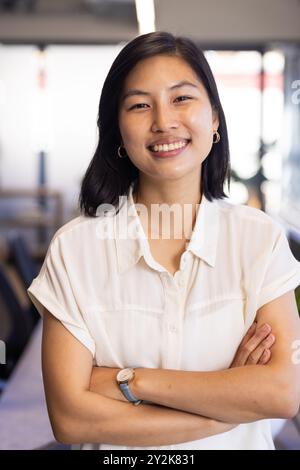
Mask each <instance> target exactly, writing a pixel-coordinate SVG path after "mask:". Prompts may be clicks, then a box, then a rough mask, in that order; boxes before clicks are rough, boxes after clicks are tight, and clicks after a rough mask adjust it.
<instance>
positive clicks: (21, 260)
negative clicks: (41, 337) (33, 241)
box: [9, 234, 40, 324]
mask: <svg viewBox="0 0 300 470" xmlns="http://www.w3.org/2000/svg"><path fill="white" fill-rule="evenodd" d="M9 250H10V255H11V260H12V262H13V263H14V265H15V266H16V268H17V271H18V274H19V276H20V279H21V281H22V283H23V285H24V288H25V290H27V289H28V287H29V286H30V284H31V283H32V280H33V279H34V278H35V277H36V276H37V266H36V264H35V263H34V261H33V259H32V256H31V254H30V252H29V249H28V246H27V243H26V241H25V239H24V237H22V235H20V234H15V235H12V236H10V238H9ZM29 311H30V314H31V316H32V319H33V322H34V324H35V323H36V322H37V321H38V319H39V318H40V316H39V314H38V312H37V311H36V308H35V307H34V305H33V304H32V303H30V308H29Z"/></svg>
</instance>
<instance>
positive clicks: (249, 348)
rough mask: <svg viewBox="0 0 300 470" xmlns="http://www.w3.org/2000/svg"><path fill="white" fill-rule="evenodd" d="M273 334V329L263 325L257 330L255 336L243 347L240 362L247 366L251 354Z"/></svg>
mask: <svg viewBox="0 0 300 470" xmlns="http://www.w3.org/2000/svg"><path fill="white" fill-rule="evenodd" d="M270 333H271V327H270V325H268V324H266V323H265V324H263V325H261V326H260V327H258V328H256V331H255V333H254V335H253V336H252V337H251V338H250V339H249V340H248V341H247V343H246V344H244V345H243V347H242V348H241V351H240V360H241V361H242V362H243V364H245V363H246V362H247V360H248V357H249V356H250V354H252V353H253V351H254V350H255V349H256V348H257V347H258V345H259V344H260V343H261V342H262V341H263V340H264V339H265V338H266V337H267V336H268V335H269V334H270Z"/></svg>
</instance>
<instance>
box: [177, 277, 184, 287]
mask: <svg viewBox="0 0 300 470" xmlns="http://www.w3.org/2000/svg"><path fill="white" fill-rule="evenodd" d="M178 284H179V285H180V286H181V287H182V286H183V285H184V279H183V278H182V277H181V278H180V279H178Z"/></svg>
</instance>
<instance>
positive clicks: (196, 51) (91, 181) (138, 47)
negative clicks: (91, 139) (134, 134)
mask: <svg viewBox="0 0 300 470" xmlns="http://www.w3.org/2000/svg"><path fill="white" fill-rule="evenodd" d="M159 54H161V55H170V56H177V57H181V58H182V59H184V60H185V61H186V62H187V63H188V64H189V65H190V67H191V68H192V69H193V70H194V72H195V73H196V74H197V76H198V77H199V79H200V80H201V81H202V83H203V85H204V86H205V88H206V90H207V93H208V97H209V100H210V103H211V106H212V108H213V109H214V110H216V111H217V113H218V117H219V128H218V132H219V134H220V137H221V139H220V141H219V142H218V143H217V144H214V145H213V146H212V148H211V150H210V152H209V154H208V156H207V157H206V159H205V160H204V161H203V163H202V170H201V192H202V194H204V195H205V197H206V198H207V199H208V200H209V201H211V200H212V199H222V198H226V197H228V196H227V195H226V194H225V193H224V190H223V187H224V182H225V180H226V178H227V183H228V188H230V161H229V144H228V135H227V126H226V121H225V116H224V112H223V109H222V105H221V102H220V98H219V93H218V90H217V86H216V82H215V79H214V77H213V74H212V71H211V69H210V66H209V64H208V62H207V60H206V58H205V56H204V54H203V52H202V50H201V49H200V48H199V47H198V46H197V45H196V44H195V43H194V42H193V41H192V40H190V39H188V38H186V37H176V36H173V35H172V34H171V33H168V32H164V31H158V32H154V33H148V34H143V35H141V36H137V37H136V38H135V39H133V40H132V41H130V42H129V43H128V44H127V45H126V46H125V47H124V48H123V49H122V50H121V51H120V53H119V54H118V56H117V57H116V59H115V60H114V62H113V64H112V66H111V68H110V70H109V72H108V74H107V77H106V79H105V81H104V84H103V88H102V93H101V97H100V103H99V113H98V119H97V125H98V130H99V141H98V144H97V147H96V151H95V153H94V156H93V158H92V160H91V162H90V164H89V167H88V169H87V171H86V173H85V176H84V178H83V181H82V186H81V192H80V198H79V204H80V209H81V212H82V213H83V214H85V215H87V216H96V215H97V208H98V206H99V205H100V204H104V203H105V204H112V205H113V206H115V208H118V204H119V196H122V195H128V191H129V187H130V185H131V184H132V183H134V184H135V185H136V183H137V182H138V176H139V170H138V168H137V167H136V166H135V165H134V164H133V163H132V162H131V160H130V159H129V158H119V156H118V147H119V146H120V145H121V143H122V138H121V134H120V130H119V123H118V110H119V103H120V98H121V94H122V91H123V87H124V83H125V80H126V77H127V76H128V74H129V72H130V71H131V70H132V69H133V68H134V67H135V65H136V64H137V63H138V62H140V61H141V60H143V59H146V58H148V57H153V56H156V55H159ZM199 184H200V183H199Z"/></svg>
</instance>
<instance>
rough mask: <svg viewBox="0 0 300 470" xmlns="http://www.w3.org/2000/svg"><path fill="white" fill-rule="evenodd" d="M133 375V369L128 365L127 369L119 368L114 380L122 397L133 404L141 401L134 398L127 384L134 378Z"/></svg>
mask: <svg viewBox="0 0 300 470" xmlns="http://www.w3.org/2000/svg"><path fill="white" fill-rule="evenodd" d="M134 375H135V372H134V369H132V368H131V367H128V368H127V369H121V370H120V371H119V372H118V373H117V377H116V380H117V384H118V385H119V387H120V390H121V392H122V393H123V395H124V397H125V398H126V399H127V400H128V401H130V402H131V403H133V404H134V405H139V404H140V403H142V400H139V399H138V398H136V397H135V396H134V395H133V394H132V393H131V391H130V388H129V384H130V382H132V380H133V379H134Z"/></svg>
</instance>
